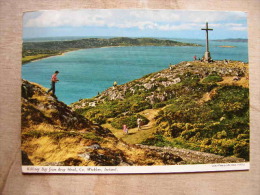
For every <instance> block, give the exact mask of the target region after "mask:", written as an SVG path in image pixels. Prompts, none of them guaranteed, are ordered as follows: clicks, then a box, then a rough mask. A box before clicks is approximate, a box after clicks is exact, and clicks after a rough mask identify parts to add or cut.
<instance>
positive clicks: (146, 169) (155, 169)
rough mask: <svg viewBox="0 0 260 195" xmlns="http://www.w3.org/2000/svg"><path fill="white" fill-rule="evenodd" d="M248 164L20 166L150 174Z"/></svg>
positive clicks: (240, 168)
mask: <svg viewBox="0 0 260 195" xmlns="http://www.w3.org/2000/svg"><path fill="white" fill-rule="evenodd" d="M249 168H250V163H249V162H245V163H218V164H195V165H168V166H25V165H23V166H22V172H23V173H40V174H52V173H55V174H149V173H150V174H151V173H194V172H216V171H246V170H249Z"/></svg>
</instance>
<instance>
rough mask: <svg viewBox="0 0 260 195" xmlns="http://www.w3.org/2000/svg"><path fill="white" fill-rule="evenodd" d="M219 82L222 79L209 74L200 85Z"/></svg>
mask: <svg viewBox="0 0 260 195" xmlns="http://www.w3.org/2000/svg"><path fill="white" fill-rule="evenodd" d="M220 81H223V79H222V77H221V76H219V75H218V74H216V73H215V74H210V75H209V76H207V77H206V78H204V79H203V80H202V83H216V82H220Z"/></svg>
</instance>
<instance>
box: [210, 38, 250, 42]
mask: <svg viewBox="0 0 260 195" xmlns="http://www.w3.org/2000/svg"><path fill="white" fill-rule="evenodd" d="M213 41H218V42H248V39H240V38H239V39H218V40H213Z"/></svg>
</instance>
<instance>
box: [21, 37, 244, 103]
mask: <svg viewBox="0 0 260 195" xmlns="http://www.w3.org/2000/svg"><path fill="white" fill-rule="evenodd" d="M74 39H75V38H74ZM169 39H170V38H169ZM51 40H59V39H51ZM63 40H64V39H63ZM66 40H69V38H67V39H66ZM70 40H73V39H72V38H70ZM171 40H177V41H182V42H187V43H197V44H201V45H203V46H202V47H188V46H184V47H164V46H160V47H156V46H145V47H144V46H142V47H106V48H95V49H82V50H77V51H72V52H68V53H65V54H64V55H61V56H54V57H49V58H45V59H42V60H38V61H34V62H30V63H27V64H24V65H23V66H22V78H23V79H26V80H29V81H32V82H36V83H39V84H41V85H43V86H44V87H46V88H49V87H50V78H51V75H52V74H53V73H54V72H55V71H56V70H58V71H59V72H60V73H59V75H58V79H59V80H60V82H58V83H57V84H56V95H57V97H58V99H59V100H60V101H63V102H64V103H66V104H71V103H73V102H75V101H78V100H79V99H83V98H92V97H94V96H96V95H97V94H98V92H102V91H104V90H106V89H107V88H109V87H111V86H112V84H113V82H114V81H117V83H118V84H119V85H120V84H124V83H127V82H129V81H132V80H134V79H138V78H140V77H142V76H144V75H146V74H149V73H152V72H156V71H160V70H162V69H165V68H168V67H169V64H177V63H179V62H182V61H192V60H193V56H194V55H196V56H197V58H201V57H202V56H203V54H204V52H205V40H192V39H171ZM35 41H36V40H35ZM220 45H228V46H235V47H234V48H225V47H218V46H220ZM210 52H211V56H212V58H213V59H214V60H224V59H230V60H237V61H243V62H248V46H247V43H246V42H216V41H210Z"/></svg>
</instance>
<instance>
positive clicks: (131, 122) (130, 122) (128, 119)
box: [111, 115, 149, 129]
mask: <svg viewBox="0 0 260 195" xmlns="http://www.w3.org/2000/svg"><path fill="white" fill-rule="evenodd" d="M138 118H141V119H142V125H146V124H147V123H148V122H149V120H148V119H147V118H145V117H144V116H141V115H130V116H122V117H119V118H115V119H114V120H113V121H112V123H111V125H112V127H114V128H117V129H122V127H123V125H126V126H127V127H128V128H135V127H137V119H138Z"/></svg>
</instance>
